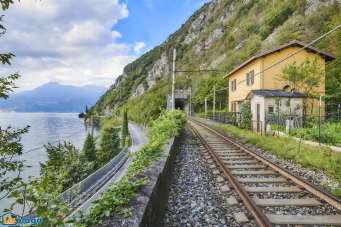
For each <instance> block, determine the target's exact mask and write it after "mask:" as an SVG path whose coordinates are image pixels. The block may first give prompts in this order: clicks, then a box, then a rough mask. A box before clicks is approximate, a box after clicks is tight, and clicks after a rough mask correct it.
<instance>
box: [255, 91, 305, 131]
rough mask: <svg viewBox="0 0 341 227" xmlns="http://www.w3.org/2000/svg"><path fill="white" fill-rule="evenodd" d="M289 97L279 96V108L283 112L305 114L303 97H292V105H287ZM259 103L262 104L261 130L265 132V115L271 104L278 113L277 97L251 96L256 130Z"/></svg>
mask: <svg viewBox="0 0 341 227" xmlns="http://www.w3.org/2000/svg"><path fill="white" fill-rule="evenodd" d="M287 102H288V98H284V97H281V98H279V110H280V113H282V114H290V107H291V114H296V115H298V116H303V110H302V105H303V98H291V99H290V106H288V105H287ZM257 104H259V105H260V111H259V113H260V124H261V125H262V126H261V130H262V132H263V133H264V132H265V130H266V122H265V116H266V114H267V113H268V109H269V106H272V107H273V109H274V113H277V103H276V98H273V97H263V96H258V95H253V96H252V98H251V113H252V127H253V130H256V127H257Z"/></svg>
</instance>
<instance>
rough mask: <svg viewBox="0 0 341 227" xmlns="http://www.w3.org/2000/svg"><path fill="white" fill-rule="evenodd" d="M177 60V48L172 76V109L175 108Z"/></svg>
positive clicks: (174, 53)
mask: <svg viewBox="0 0 341 227" xmlns="http://www.w3.org/2000/svg"><path fill="white" fill-rule="evenodd" d="M175 60H176V49H175V48H174V50H173V76H172V110H174V109H175V94H174V93H175Z"/></svg>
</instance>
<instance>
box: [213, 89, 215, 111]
mask: <svg viewBox="0 0 341 227" xmlns="http://www.w3.org/2000/svg"><path fill="white" fill-rule="evenodd" d="M214 116H215V85H214V86H213V117H214Z"/></svg>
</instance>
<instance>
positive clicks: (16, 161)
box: [0, 0, 29, 200]
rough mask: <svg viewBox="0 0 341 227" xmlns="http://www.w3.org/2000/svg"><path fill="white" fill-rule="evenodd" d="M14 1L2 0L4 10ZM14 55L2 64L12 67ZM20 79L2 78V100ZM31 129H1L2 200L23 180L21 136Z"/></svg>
mask: <svg viewBox="0 0 341 227" xmlns="http://www.w3.org/2000/svg"><path fill="white" fill-rule="evenodd" d="M12 3H13V0H1V1H0V4H1V8H2V10H7V9H8V7H9V6H10V4H12ZM2 19H3V16H0V36H2V35H4V34H5V32H6V28H5V27H4V26H3V25H2V24H1V23H2ZM13 57H14V54H12V53H3V54H0V64H2V65H10V64H11V59H12V58H13ZM19 77H20V75H19V74H18V73H14V74H11V75H7V76H3V75H1V76H0V99H7V98H8V95H9V93H10V92H12V91H13V89H14V88H16V86H15V83H14V81H15V80H17V79H18V78H19ZM28 129H29V127H25V128H23V129H13V128H11V127H10V126H9V127H7V128H5V129H3V128H1V127H0V179H1V181H0V192H1V194H0V200H1V199H3V198H6V197H7V196H8V194H9V193H10V192H11V191H12V190H13V189H15V188H16V187H17V186H18V185H19V184H20V183H22V179H21V177H20V174H21V172H22V170H23V168H24V162H23V161H22V160H21V159H20V158H18V157H19V156H20V155H22V153H23V146H22V144H21V143H20V141H21V136H22V135H23V134H24V133H26V132H28Z"/></svg>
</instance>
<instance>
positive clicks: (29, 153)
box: [0, 112, 88, 210]
mask: <svg viewBox="0 0 341 227" xmlns="http://www.w3.org/2000/svg"><path fill="white" fill-rule="evenodd" d="M9 125H10V126H12V127H14V128H23V127H25V126H27V125H29V126H30V129H29V132H28V133H27V134H25V135H23V137H22V144H23V146H24V154H23V155H22V159H23V160H25V164H26V165H29V166H31V167H29V168H25V171H24V172H23V174H22V177H23V178H24V179H27V178H28V176H39V172H40V163H41V162H45V161H46V160H47V154H46V152H45V149H44V145H45V144H47V143H52V144H57V143H58V141H63V140H65V141H70V142H71V143H72V144H74V145H75V146H76V147H77V148H81V147H82V145H83V143H84V140H85V137H86V135H87V133H88V130H87V129H86V127H85V125H84V123H83V120H82V119H79V118H78V114H77V113H14V112H8V113H0V126H1V127H2V128H5V127H7V126H9ZM0 202H1V204H0V210H2V209H1V208H3V207H4V206H6V205H7V204H8V201H0Z"/></svg>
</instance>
